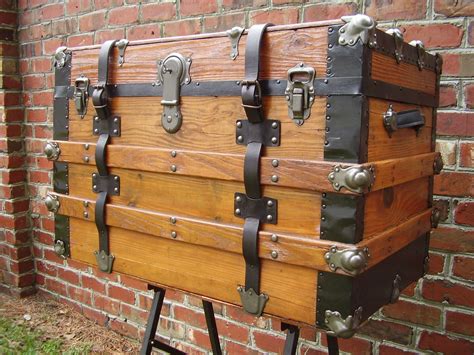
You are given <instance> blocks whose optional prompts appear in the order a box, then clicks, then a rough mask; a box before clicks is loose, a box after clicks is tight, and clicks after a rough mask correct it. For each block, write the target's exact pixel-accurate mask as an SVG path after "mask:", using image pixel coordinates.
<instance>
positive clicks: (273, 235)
mask: <svg viewBox="0 0 474 355" xmlns="http://www.w3.org/2000/svg"><path fill="white" fill-rule="evenodd" d="M271 239H272V242H277V241H278V236H277V235H276V234H272V237H271Z"/></svg>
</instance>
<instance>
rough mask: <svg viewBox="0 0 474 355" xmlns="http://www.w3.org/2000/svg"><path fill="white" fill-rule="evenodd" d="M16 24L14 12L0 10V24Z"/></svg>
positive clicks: (13, 25)
mask: <svg viewBox="0 0 474 355" xmlns="http://www.w3.org/2000/svg"><path fill="white" fill-rule="evenodd" d="M16 24H17V14H16V12H7V11H0V25H6V26H12V27H15V26H16Z"/></svg>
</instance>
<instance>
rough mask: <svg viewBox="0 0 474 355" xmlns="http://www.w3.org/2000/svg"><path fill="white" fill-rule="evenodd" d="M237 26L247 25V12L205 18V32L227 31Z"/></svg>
mask: <svg viewBox="0 0 474 355" xmlns="http://www.w3.org/2000/svg"><path fill="white" fill-rule="evenodd" d="M235 26H239V27H245V14H244V13H243V12H237V13H231V14H223V15H218V16H212V17H205V18H204V31H205V32H219V31H226V30H228V29H230V28H232V27H235Z"/></svg>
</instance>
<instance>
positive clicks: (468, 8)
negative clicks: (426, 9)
mask: <svg viewBox="0 0 474 355" xmlns="http://www.w3.org/2000/svg"><path fill="white" fill-rule="evenodd" d="M434 10H435V12H436V13H438V14H442V15H445V16H447V17H458V16H474V3H472V1H471V0H456V1H453V0H435V2H434Z"/></svg>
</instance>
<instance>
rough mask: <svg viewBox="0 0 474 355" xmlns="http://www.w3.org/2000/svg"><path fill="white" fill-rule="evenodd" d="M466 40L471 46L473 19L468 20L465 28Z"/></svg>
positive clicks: (473, 28) (472, 42) (473, 35)
mask: <svg viewBox="0 0 474 355" xmlns="http://www.w3.org/2000/svg"><path fill="white" fill-rule="evenodd" d="M467 42H468V43H469V44H470V45H471V46H472V45H474V21H471V22H469V26H468V28H467Z"/></svg>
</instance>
